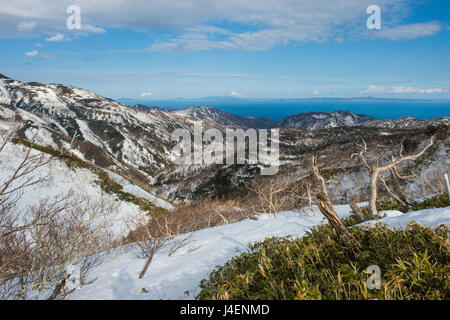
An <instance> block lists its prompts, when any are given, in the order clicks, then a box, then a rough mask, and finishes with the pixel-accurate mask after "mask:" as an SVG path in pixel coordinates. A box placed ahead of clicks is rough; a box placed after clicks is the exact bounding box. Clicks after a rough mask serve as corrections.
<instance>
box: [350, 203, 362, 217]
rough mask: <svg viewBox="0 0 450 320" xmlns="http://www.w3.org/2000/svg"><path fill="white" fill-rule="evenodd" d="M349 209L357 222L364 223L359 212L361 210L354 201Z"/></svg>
mask: <svg viewBox="0 0 450 320" xmlns="http://www.w3.org/2000/svg"><path fill="white" fill-rule="evenodd" d="M350 208H351V209H352V211H353V213H354V214H355V216H357V217H358V220H359V221H360V222H362V221H364V215H363V213H362V212H361V209H360V208H359V207H358V205H357V204H356V202H355V201H352V202H350Z"/></svg>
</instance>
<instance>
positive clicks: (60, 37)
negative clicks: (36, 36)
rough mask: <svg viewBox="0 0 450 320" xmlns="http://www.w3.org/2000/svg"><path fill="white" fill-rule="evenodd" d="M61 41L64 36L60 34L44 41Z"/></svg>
mask: <svg viewBox="0 0 450 320" xmlns="http://www.w3.org/2000/svg"><path fill="white" fill-rule="evenodd" d="M63 40H64V35H63V34H61V33H57V34H55V35H54V36H53V37H50V38H47V39H45V41H50V42H61V41H63Z"/></svg>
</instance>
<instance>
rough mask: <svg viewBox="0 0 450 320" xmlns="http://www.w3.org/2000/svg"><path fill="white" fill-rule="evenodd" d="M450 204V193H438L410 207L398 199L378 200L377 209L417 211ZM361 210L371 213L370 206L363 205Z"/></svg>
mask: <svg viewBox="0 0 450 320" xmlns="http://www.w3.org/2000/svg"><path fill="white" fill-rule="evenodd" d="M448 206H450V201H449V199H448V195H447V194H445V193H441V194H438V195H436V196H434V197H432V198H428V199H425V200H423V201H413V202H411V205H410V206H409V207H405V206H402V205H401V204H400V203H398V202H397V201H378V202H377V210H378V211H384V210H398V211H401V212H408V211H417V210H422V209H432V208H445V207H448ZM361 211H362V213H363V214H364V215H368V214H369V207H362V208H361Z"/></svg>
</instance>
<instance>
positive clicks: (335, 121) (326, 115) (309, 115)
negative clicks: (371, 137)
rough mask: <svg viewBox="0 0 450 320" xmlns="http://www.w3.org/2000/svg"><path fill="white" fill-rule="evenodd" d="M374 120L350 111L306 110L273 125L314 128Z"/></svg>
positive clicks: (356, 123)
mask: <svg viewBox="0 0 450 320" xmlns="http://www.w3.org/2000/svg"><path fill="white" fill-rule="evenodd" d="M374 120H376V119H375V118H373V117H370V116H366V115H362V114H354V113H353V112H350V111H342V110H338V111H334V112H306V113H299V114H296V115H293V116H288V117H286V118H283V119H282V120H280V121H278V122H277V123H276V124H275V126H277V127H281V128H297V129H304V130H316V129H326V128H336V127H351V126H359V125H363V124H366V123H368V122H370V121H374Z"/></svg>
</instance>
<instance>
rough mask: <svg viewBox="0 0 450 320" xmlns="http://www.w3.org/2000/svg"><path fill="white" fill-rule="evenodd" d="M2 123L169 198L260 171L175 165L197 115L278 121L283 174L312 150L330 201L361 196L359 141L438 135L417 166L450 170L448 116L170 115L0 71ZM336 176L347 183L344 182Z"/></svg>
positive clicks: (222, 121) (207, 121)
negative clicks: (183, 135)
mask: <svg viewBox="0 0 450 320" xmlns="http://www.w3.org/2000/svg"><path fill="white" fill-rule="evenodd" d="M0 121H15V122H17V124H18V125H19V124H20V125H21V126H22V128H21V130H20V131H19V135H20V136H21V137H22V138H25V139H30V138H31V137H34V138H35V140H36V143H38V144H41V145H44V146H51V147H52V148H54V149H58V150H69V151H70V152H71V153H74V154H76V155H77V156H78V157H79V158H82V159H84V160H86V161H90V162H92V163H94V164H95V165H97V166H99V167H101V168H103V169H105V170H108V172H112V173H114V174H118V175H119V176H121V177H124V178H126V179H127V181H133V183H134V184H135V185H137V186H139V187H140V188H142V189H143V190H146V191H148V192H152V193H153V194H155V195H157V196H160V197H162V198H166V199H170V200H198V199H203V198H215V197H217V196H221V197H222V196H233V195H236V194H237V195H239V194H240V191H239V190H240V188H241V187H242V186H245V184H246V183H248V182H249V181H250V180H252V179H253V178H254V177H255V176H256V175H257V174H258V167H257V166H256V165H232V166H230V165H214V166H206V165H192V166H176V165H174V164H173V163H172V161H171V160H170V157H169V155H170V152H171V151H172V148H173V146H174V145H175V143H174V142H173V141H171V134H172V132H173V131H174V130H175V129H177V128H185V129H187V130H189V131H190V132H191V133H192V131H193V123H194V122H196V121H202V122H203V127H204V128H205V129H207V128H211V127H214V128H218V129H219V130H224V129H225V128H227V127H234V128H243V129H246V128H249V127H252V128H270V127H281V131H280V132H281V137H280V155H281V158H280V173H279V176H283V175H292V174H295V175H297V176H298V177H302V176H304V175H305V174H307V172H308V170H309V165H308V164H309V159H310V157H311V156H312V155H315V156H317V157H318V158H319V159H323V161H324V162H325V163H326V164H327V166H328V167H329V168H330V170H331V169H333V170H331V172H333V175H332V176H330V182H329V183H330V184H332V186H333V187H335V188H332V190H335V192H334V191H332V193H335V195H336V197H337V195H339V194H343V193H347V194H348V196H349V197H350V196H354V195H357V194H358V193H359V194H360V193H361V192H362V190H361V188H360V187H356V186H357V185H365V184H364V183H363V181H361V179H363V178H362V177H367V174H366V173H364V172H363V170H364V169H363V168H362V167H361V166H360V165H359V164H357V163H355V162H354V161H352V160H351V159H350V156H351V154H352V153H354V152H356V151H357V150H356V149H355V142H357V141H360V140H361V139H364V140H365V141H366V142H367V144H368V145H369V146H376V145H387V144H390V145H392V146H393V148H395V147H397V146H398V145H399V144H400V143H401V141H402V140H403V139H406V138H408V139H412V140H414V141H415V142H414V143H413V144H412V145H415V146H418V145H420V144H421V143H422V142H423V141H424V140H426V139H428V138H429V136H430V135H432V134H436V132H440V135H439V139H438V141H437V142H436V146H435V147H434V148H432V150H430V152H429V153H427V155H425V158H424V161H423V162H422V163H421V164H420V165H421V166H422V168H421V169H423V170H420V171H421V172H424V175H427V174H428V175H431V174H432V173H433V172H434V171H435V170H437V169H438V168H442V167H444V168H448V167H449V166H450V163H449V161H448V160H446V159H449V157H448V153H449V147H448V144H449V142H448V141H449V140H448V127H449V122H448V118H441V119H435V120H419V119H415V118H402V119H399V120H395V121H392V120H375V119H374V118H371V117H369V116H364V115H356V114H353V113H351V112H348V111H335V112H332V113H318V112H317V113H313V112H310V113H303V114H298V115H295V116H290V117H287V118H285V119H283V120H280V121H279V122H273V121H271V120H268V119H261V118H254V117H241V116H238V115H234V114H230V113H227V112H224V111H221V110H219V109H216V108H212V107H209V106H201V107H188V108H186V109H183V110H176V111H174V110H171V111H170V110H164V109H160V108H145V107H144V106H138V107H130V106H127V105H125V104H122V103H119V102H116V101H114V100H111V99H109V98H105V97H102V96H100V95H98V94H95V93H93V92H90V91H88V90H84V89H81V88H77V87H74V86H69V85H62V84H42V83H38V82H28V83H27V82H21V81H18V80H13V79H9V78H8V77H6V76H0ZM430 128H431V129H430ZM299 129H302V130H299ZM305 129H308V130H309V129H314V130H310V131H307V130H305ZM36 132H37V133H36ZM348 168H350V169H351V170H347V169H348ZM427 170H428V171H427ZM341 172H342V173H341ZM340 179H344V181H346V182H345V183H341V182H340V181H341V180H340ZM416 188H418V186H416ZM335 200H339V201H345V199H335Z"/></svg>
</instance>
